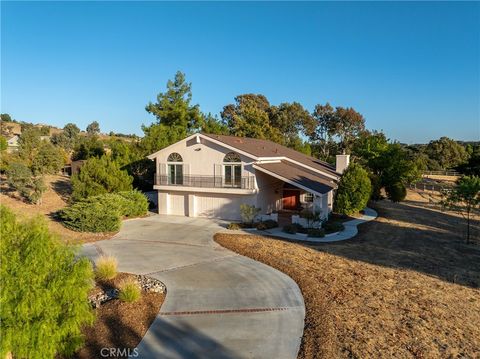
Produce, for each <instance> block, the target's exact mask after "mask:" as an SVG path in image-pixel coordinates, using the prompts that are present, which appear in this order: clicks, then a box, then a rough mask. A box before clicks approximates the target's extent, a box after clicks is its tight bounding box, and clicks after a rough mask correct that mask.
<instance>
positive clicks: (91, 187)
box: [72, 155, 133, 201]
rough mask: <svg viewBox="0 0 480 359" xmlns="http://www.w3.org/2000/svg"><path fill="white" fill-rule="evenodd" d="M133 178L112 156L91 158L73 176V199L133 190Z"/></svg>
mask: <svg viewBox="0 0 480 359" xmlns="http://www.w3.org/2000/svg"><path fill="white" fill-rule="evenodd" d="M132 181H133V178H132V177H131V176H129V175H128V173H127V171H123V170H121V169H120V166H119V165H118V163H116V162H115V161H113V160H112V159H111V158H110V156H106V155H105V156H103V157H101V158H96V157H93V158H89V159H88V160H87V161H85V163H84V164H83V166H82V168H81V169H80V172H79V173H77V174H74V175H73V176H72V188H73V192H72V199H73V200H74V201H78V200H81V199H83V198H87V197H90V196H97V195H100V194H104V193H112V192H121V191H131V190H132Z"/></svg>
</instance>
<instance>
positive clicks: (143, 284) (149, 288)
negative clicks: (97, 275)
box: [88, 274, 167, 308]
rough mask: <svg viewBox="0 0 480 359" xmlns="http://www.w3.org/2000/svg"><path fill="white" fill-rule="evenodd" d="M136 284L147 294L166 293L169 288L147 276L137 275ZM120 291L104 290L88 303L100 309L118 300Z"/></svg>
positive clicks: (90, 297)
mask: <svg viewBox="0 0 480 359" xmlns="http://www.w3.org/2000/svg"><path fill="white" fill-rule="evenodd" d="M135 280H136V282H137V283H138V284H139V285H140V288H141V290H142V291H144V292H147V293H166V291H167V287H165V284H163V283H162V282H161V281H159V280H158V279H155V278H152V277H148V276H146V275H142V274H137V275H135ZM118 292H119V291H118V289H116V288H109V289H107V290H102V291H101V292H100V293H96V294H94V295H91V296H89V297H88V302H89V303H90V305H91V306H92V307H93V308H98V307H99V306H100V305H102V304H103V303H106V302H108V301H110V300H112V299H116V298H118Z"/></svg>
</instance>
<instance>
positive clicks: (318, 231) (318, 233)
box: [307, 228, 325, 238]
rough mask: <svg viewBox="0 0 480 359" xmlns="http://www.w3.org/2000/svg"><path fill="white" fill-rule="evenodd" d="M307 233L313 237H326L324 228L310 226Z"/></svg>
mask: <svg viewBox="0 0 480 359" xmlns="http://www.w3.org/2000/svg"><path fill="white" fill-rule="evenodd" d="M307 234H308V236H309V237H312V238H322V237H325V231H324V230H323V229H322V228H309V229H308V230H307Z"/></svg>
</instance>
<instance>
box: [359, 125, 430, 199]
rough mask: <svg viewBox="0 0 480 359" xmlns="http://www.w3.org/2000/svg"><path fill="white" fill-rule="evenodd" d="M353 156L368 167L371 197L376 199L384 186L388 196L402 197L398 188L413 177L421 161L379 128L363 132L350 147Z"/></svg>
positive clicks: (412, 179) (421, 168)
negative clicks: (389, 140)
mask: <svg viewBox="0 0 480 359" xmlns="http://www.w3.org/2000/svg"><path fill="white" fill-rule="evenodd" d="M352 151H353V154H354V156H355V158H356V159H357V160H358V161H359V162H360V163H361V164H362V165H363V166H365V167H366V168H367V169H368V170H369V171H370V176H371V178H372V179H373V184H374V190H373V191H372V198H375V199H378V198H379V195H380V189H381V188H385V189H386V192H387V195H388V196H389V198H390V199H391V200H395V201H398V200H399V199H400V200H401V199H403V198H404V197H403V198H402V196H401V193H402V188H404V187H406V185H407V184H409V183H412V182H414V181H416V180H417V179H418V178H419V177H420V174H421V171H422V170H423V163H422V161H421V160H419V159H418V158H415V157H414V156H413V155H412V153H411V152H409V151H407V150H406V149H405V148H404V147H403V146H402V145H400V144H399V143H389V142H388V140H387V138H386V137H385V135H384V134H383V133H381V132H363V133H362V134H361V135H360V136H359V137H358V138H357V140H356V141H355V142H354V144H353V147H352Z"/></svg>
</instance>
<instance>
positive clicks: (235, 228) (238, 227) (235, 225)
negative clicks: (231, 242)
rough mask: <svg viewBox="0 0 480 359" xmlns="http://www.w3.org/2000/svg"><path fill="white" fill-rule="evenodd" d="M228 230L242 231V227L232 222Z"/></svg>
mask: <svg viewBox="0 0 480 359" xmlns="http://www.w3.org/2000/svg"><path fill="white" fill-rule="evenodd" d="M227 229H230V230H232V231H237V230H239V229H242V227H241V226H240V224H239V223H235V222H232V223H229V224H228V226H227Z"/></svg>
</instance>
